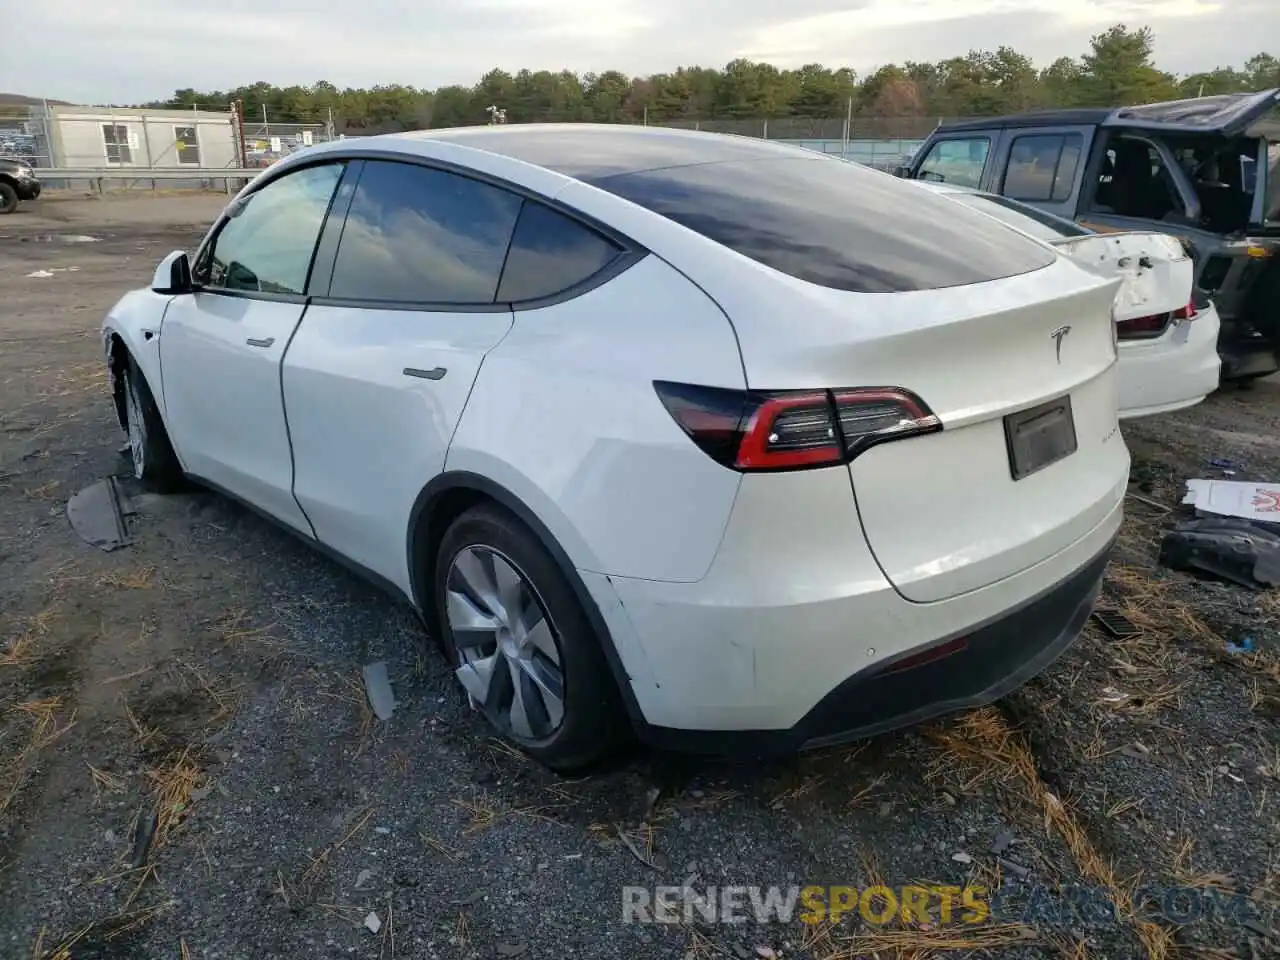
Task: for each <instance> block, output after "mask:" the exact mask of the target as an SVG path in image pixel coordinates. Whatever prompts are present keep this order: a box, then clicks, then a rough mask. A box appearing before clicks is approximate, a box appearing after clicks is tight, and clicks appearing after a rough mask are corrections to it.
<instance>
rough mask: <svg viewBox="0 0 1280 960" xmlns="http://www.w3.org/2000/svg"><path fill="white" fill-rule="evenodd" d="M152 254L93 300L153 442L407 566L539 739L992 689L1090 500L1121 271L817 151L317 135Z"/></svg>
mask: <svg viewBox="0 0 1280 960" xmlns="http://www.w3.org/2000/svg"><path fill="white" fill-rule="evenodd" d="M761 178H765V179H767V180H769V181H770V182H771V183H773V184H774V190H773V192H772V194H771V195H769V196H768V197H767V198H764V199H761V198H762V197H764V195H763V194H762V193H761V191H760V190H759V183H760V180H761ZM749 198H757V199H755V200H754V201H749ZM887 211H894V212H895V213H896V215H897V216H898V218H899V220H900V221H902V220H905V221H906V222H907V223H908V226H909V227H910V229H908V230H905V231H895V230H894V229H891V227H892V223H891V221H890V220H889V219H887V218H886V216H885V214H886V212H887ZM846 241H849V242H846ZM801 250H803V253H802V254H798V253H797V251H801ZM175 263H176V265H175V266H174V267H173V270H172V272H171V275H172V276H173V278H174V279H173V280H172V281H170V280H167V279H165V277H161V276H158V277H157V281H156V288H155V289H154V290H153V291H151V292H138V293H135V294H131V295H130V296H129V297H127V298H126V299H125V300H124V301H122V302H121V304H120V305H119V306H118V307H117V308H116V309H115V310H113V311H112V312H111V314H110V315H109V317H108V319H107V322H106V328H105V334H106V344H107V349H108V353H109V361H110V363H111V365H112V370H113V374H116V375H121V376H124V377H125V379H126V380H127V378H128V376H135V375H136V376H144V377H145V378H146V380H147V381H148V383H149V384H151V385H152V387H153V392H154V393H155V395H156V401H155V411H154V413H155V418H156V419H155V420H154V421H153V422H154V423H162V429H163V431H164V432H166V433H167V434H168V436H169V437H171V438H172V455H173V457H174V458H175V469H178V470H180V471H182V472H185V473H186V474H188V475H189V476H191V477H193V478H195V479H197V480H200V481H203V482H206V483H209V484H210V485H212V486H215V487H216V488H218V489H221V490H223V491H225V492H227V493H230V494H231V495H233V496H236V497H238V498H239V499H241V500H243V501H245V502H246V503H248V504H250V505H251V506H253V507H255V508H256V509H258V510H260V511H262V512H263V513H265V514H267V515H268V516H271V517H273V518H274V519H276V520H278V521H280V522H281V523H283V524H284V525H285V526H287V527H288V528H290V529H291V530H293V531H294V532H295V533H297V534H299V535H300V536H302V537H303V538H305V539H307V540H310V541H312V542H314V543H316V544H317V545H318V546H320V547H322V548H324V549H325V550H326V551H328V552H330V553H332V554H335V555H337V556H338V557H339V558H341V559H343V560H344V561H346V562H347V563H349V564H351V565H353V566H355V567H356V568H357V569H359V570H362V571H364V572H365V573H367V574H368V575H370V576H371V577H372V578H373V579H375V580H377V581H378V582H380V583H382V584H383V585H384V586H386V587H388V588H389V589H391V590H392V591H394V592H396V593H399V594H401V595H402V596H404V597H405V598H406V599H407V600H408V601H409V602H410V603H411V604H413V605H414V607H415V608H417V609H418V610H419V611H420V612H421V613H422V614H423V616H424V617H425V618H426V619H427V621H428V624H429V625H430V626H431V627H432V628H433V629H438V630H439V632H440V635H441V638H442V641H443V644H444V646H445V648H446V651H447V653H448V655H449V656H450V657H451V659H452V662H453V666H454V668H455V670H456V672H457V675H458V679H459V680H460V681H461V683H462V685H463V687H464V688H465V689H466V691H467V693H468V694H469V695H470V696H471V697H472V700H473V702H474V703H476V705H477V706H478V707H479V708H480V709H482V710H483V711H484V712H485V714H486V715H487V716H488V717H489V718H490V719H491V720H492V721H493V722H494V723H495V725H496V726H497V727H498V729H499V730H500V731H501V732H502V733H504V734H505V735H507V736H509V737H511V738H512V739H513V740H514V741H515V742H516V743H518V744H519V745H520V746H521V747H522V748H524V749H525V750H527V751H529V752H530V753H531V754H532V755H534V756H535V757H538V758H539V759H542V760H544V761H545V762H548V763H550V764H552V765H554V766H557V767H560V768H562V769H565V768H570V767H573V766H576V765H578V764H580V763H581V762H584V761H587V760H590V759H592V758H594V757H596V756H598V755H600V753H601V752H602V751H604V750H606V749H607V748H608V747H609V745H610V743H611V742H612V740H611V736H612V735H611V730H612V724H613V721H612V719H611V718H612V717H613V715H614V713H617V714H618V715H619V716H620V715H621V713H622V712H623V711H625V712H626V713H627V714H629V719H630V720H631V722H632V724H633V725H634V726H635V727H637V728H638V729H639V730H640V732H641V733H642V735H644V736H645V737H647V738H648V739H650V740H652V741H655V742H661V743H666V744H669V745H673V746H678V745H683V746H686V747H691V748H694V749H709V750H723V749H745V750H747V751H748V752H771V751H773V750H779V749H781V750H786V749H793V748H796V747H802V746H806V745H813V744H816V743H825V742H832V741H834V740H839V739H844V738H848V737H851V736H858V735H865V734H867V733H870V732H874V731H876V730H881V729H888V728H890V727H893V726H896V725H900V724H903V723H910V722H914V721H917V720H920V719H923V718H925V717H927V716H930V715H933V714H936V713H938V712H941V711H945V710H951V709H957V708H960V707H963V706H966V705H971V704H976V703H981V702H985V701H988V700H990V699H992V698H994V697H997V696H1000V695H1001V694H1003V693H1004V692H1006V691H1007V690H1009V689H1010V688H1011V687H1013V686H1016V685H1017V684H1019V683H1021V682H1023V681H1025V680H1026V679H1027V678H1028V677H1029V676H1030V675H1032V674H1033V673H1035V672H1036V671H1038V670H1039V669H1042V668H1043V667H1044V666H1045V665H1046V664H1047V663H1049V662H1050V661H1051V660H1052V659H1053V657H1054V656H1056V655H1057V654H1058V653H1059V652H1061V650H1062V649H1063V648H1064V647H1065V646H1066V645H1067V644H1069V643H1070V642H1071V641H1072V640H1073V639H1074V638H1075V637H1076V635H1077V634H1078V633H1079V630H1080V629H1081V626H1082V624H1083V622H1084V619H1085V618H1086V617H1087V616H1088V613H1089V611H1090V609H1091V608H1092V603H1093V599H1094V597H1095V595H1096V591H1097V587H1098V583H1099V582H1100V578H1101V573H1102V566H1103V565H1104V564H1105V559H1106V551H1107V548H1108V545H1109V544H1110V542H1111V540H1112V538H1113V537H1114V536H1115V534H1116V531H1117V529H1118V526H1119V523H1120V519H1121V505H1122V502H1123V495H1124V489H1125V482H1126V478H1127V473H1128V464H1129V459H1128V452H1127V450H1126V448H1125V446H1124V442H1123V440H1122V438H1121V436H1120V433H1119V429H1118V424H1117V418H1116V392H1117V386H1116V371H1117V351H1116V346H1115V342H1114V338H1113V325H1112V321H1111V306H1112V303H1113V300H1114V298H1115V293H1116V290H1117V288H1118V286H1119V281H1118V280H1116V279H1108V278H1105V277H1101V276H1099V275H1097V274H1096V273H1093V272H1091V271H1089V270H1087V269H1084V268H1082V267H1080V266H1078V265H1077V264H1075V263H1073V262H1072V261H1071V260H1070V259H1069V258H1064V257H1060V256H1058V255H1057V254H1056V253H1055V252H1054V251H1053V250H1051V249H1049V248H1047V247H1045V246H1044V245H1042V244H1039V243H1035V242H1032V241H1031V240H1028V239H1027V238H1026V237H1024V236H1022V235H1019V234H1017V233H1016V232H1014V231H1010V230H1007V229H1006V228H1005V227H1003V226H1000V225H998V224H995V223H993V222H992V221H991V220H990V218H988V217H986V216H984V215H981V214H978V213H975V212H972V211H967V210H965V209H963V208H961V207H959V206H957V205H955V204H953V203H951V202H950V201H945V200H942V199H939V198H934V197H930V196H928V195H927V194H925V193H923V192H921V191H918V190H917V189H916V188H915V187H912V186H909V185H906V184H902V183H900V182H899V181H897V180H895V179H894V178H891V177H886V176H884V175H882V174H878V173H874V172H870V171H866V170H862V169H860V168H858V167H856V166H855V165H851V164H846V163H843V162H842V161H839V160H836V159H832V158H826V157H821V156H817V155H814V154H812V153H810V152H808V151H804V150H798V149H792V148H788V147H783V146H778V145H774V144H768V143H758V142H754V141H742V140H739V139H738V138H727V137H717V136H714V135H706V134H698V133H691V132H677V131H663V130H633V129H622V128H610V127H590V126H572V127H545V126H544V127H537V128H520V127H504V128H481V129H478V130H462V131H435V132H432V133H431V134H429V135H397V136H387V137H375V138H368V139H367V140H364V141H361V142H360V143H359V144H355V143H335V144H332V145H326V146H321V147H316V148H314V149H312V150H309V151H307V152H306V154H305V155H302V156H299V157H296V158H292V159H289V160H285V161H283V162H281V163H280V164H278V165H276V166H275V167H273V168H272V169H271V170H270V171H269V172H268V173H265V174H264V175H263V176H261V177H260V178H259V179H258V180H256V181H255V182H254V183H253V184H251V185H250V186H249V187H248V188H246V191H245V192H244V193H243V194H242V195H241V196H240V197H238V198H237V199H236V200H235V201H233V202H232V204H231V205H229V207H228V209H227V212H226V214H225V215H224V217H223V218H222V219H221V220H219V222H218V224H217V225H216V226H215V228H214V229H213V231H211V233H210V234H209V236H208V238H207V239H206V241H205V244H204V245H203V246H202V248H201V250H200V251H199V253H198V254H197V256H196V257H195V260H194V263H193V264H192V265H191V266H190V274H189V276H187V277H185V278H184V275H183V273H182V269H183V268H184V267H185V266H186V264H187V261H186V260H185V259H183V258H178V259H177V260H176V261H175ZM166 269H167V268H166ZM134 352H136V353H137V354H138V356H137V357H136V358H135V364H134V365H133V366H131V365H130V363H129V362H127V361H128V357H127V354H130V353H134ZM132 370H136V371H137V373H136V374H134V373H129V372H128V371H132ZM129 396H130V397H133V394H132V393H130V394H129ZM133 406H134V405H133V403H132V401H131V402H130V403H121V404H120V409H121V411H122V416H123V418H124V422H125V425H126V426H130V428H131V430H134V425H133V424H132V422H131V419H130V418H131V417H132V416H133V413H132V411H133ZM136 433H137V431H136V430H134V434H136ZM144 446H145V444H144ZM159 452H160V453H163V452H164V450H163V449H161V450H160V451H159ZM157 460H158V461H160V462H163V461H164V457H159V458H156V457H148V458H147V462H148V463H155V462H157ZM178 464H180V467H179V466H178Z"/></svg>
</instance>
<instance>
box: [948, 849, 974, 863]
mask: <svg viewBox="0 0 1280 960" xmlns="http://www.w3.org/2000/svg"><path fill="white" fill-rule="evenodd" d="M951 859H952V860H954V861H955V862H956V863H963V864H970V863H973V857H971V856H970V855H969V854H967V853H965V852H964V851H963V850H961V851H960V852H959V853H953V854H952V855H951Z"/></svg>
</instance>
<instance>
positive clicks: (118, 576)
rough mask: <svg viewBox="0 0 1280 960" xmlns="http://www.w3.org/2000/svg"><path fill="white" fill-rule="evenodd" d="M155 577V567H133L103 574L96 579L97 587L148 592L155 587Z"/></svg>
mask: <svg viewBox="0 0 1280 960" xmlns="http://www.w3.org/2000/svg"><path fill="white" fill-rule="evenodd" d="M155 576H156V568H155V567H151V566H147V567H135V568H134V569H132V570H123V571H118V572H115V573H107V574H103V575H102V576H101V577H99V578H98V586H100V587H105V588H109V589H114V590H148V589H150V588H151V587H152V586H154V585H155Z"/></svg>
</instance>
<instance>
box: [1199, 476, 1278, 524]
mask: <svg viewBox="0 0 1280 960" xmlns="http://www.w3.org/2000/svg"><path fill="white" fill-rule="evenodd" d="M1182 502H1183V503H1185V504H1190V505H1191V506H1193V507H1195V509H1196V513H1197V514H1198V515H1200V516H1205V515H1212V516H1219V517H1241V518H1243V519H1245V520H1258V521H1261V522H1263V523H1280V484H1275V483H1245V482H1243V481H1240V480H1188V481H1187V494H1186V496H1184V497H1183V498H1182Z"/></svg>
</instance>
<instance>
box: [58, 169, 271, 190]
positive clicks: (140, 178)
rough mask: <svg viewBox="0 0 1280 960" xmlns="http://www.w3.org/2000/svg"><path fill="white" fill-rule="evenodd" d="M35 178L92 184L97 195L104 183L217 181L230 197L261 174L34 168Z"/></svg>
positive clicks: (207, 171)
mask: <svg viewBox="0 0 1280 960" xmlns="http://www.w3.org/2000/svg"><path fill="white" fill-rule="evenodd" d="M34 172H35V175H36V177H37V179H39V180H40V182H41V183H42V184H45V185H48V184H50V183H53V182H56V181H74V180H79V181H84V180H87V181H89V182H90V183H92V184H93V185H94V186H95V188H96V189H97V191H98V192H99V193H102V192H103V183H104V181H107V180H125V181H129V182H130V183H138V182H143V183H146V182H151V183H152V184H153V185H154V183H155V182H156V181H159V180H187V181H213V180H221V181H223V183H224V184H225V187H226V191H227V193H233V192H234V191H235V190H236V189H238V188H237V187H235V186H233V184H235V183H236V182H237V181H238V182H240V183H244V182H247V181H249V180H252V179H253V178H254V177H256V176H257V175H258V174H260V173H261V172H262V169H261V168H256V167H36V168H35V171H34Z"/></svg>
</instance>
